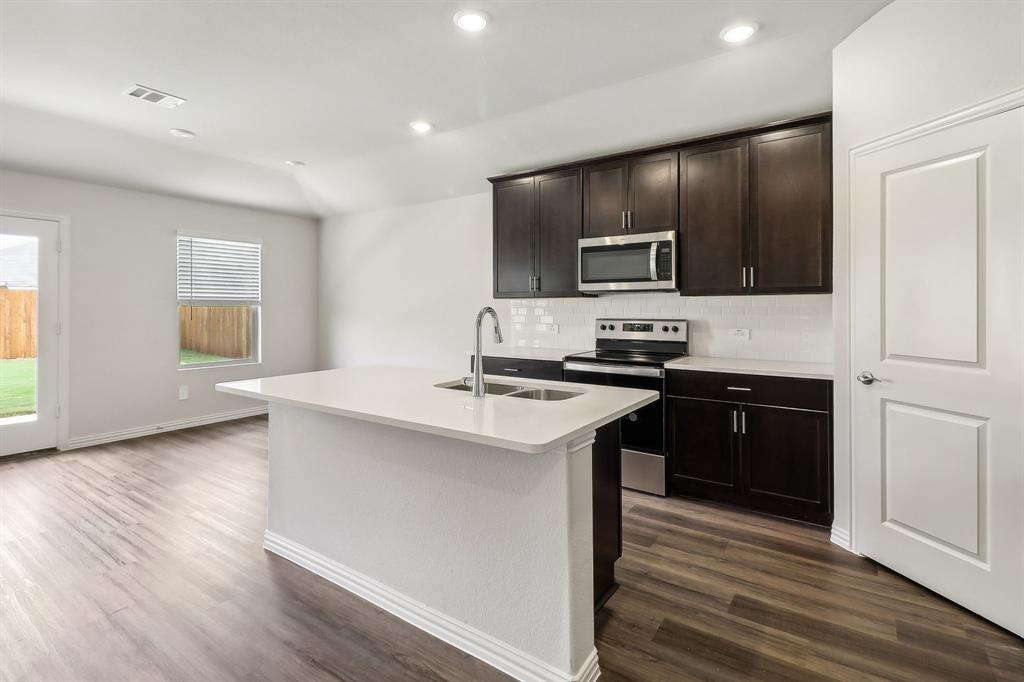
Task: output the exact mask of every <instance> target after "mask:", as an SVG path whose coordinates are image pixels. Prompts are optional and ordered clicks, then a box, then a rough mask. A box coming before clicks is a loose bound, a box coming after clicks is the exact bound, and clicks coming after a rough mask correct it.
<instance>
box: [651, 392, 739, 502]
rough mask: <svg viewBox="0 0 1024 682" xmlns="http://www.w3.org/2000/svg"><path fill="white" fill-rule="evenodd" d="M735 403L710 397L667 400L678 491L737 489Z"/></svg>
mask: <svg viewBox="0 0 1024 682" xmlns="http://www.w3.org/2000/svg"><path fill="white" fill-rule="evenodd" d="M737 409H738V406H737V405H733V404H731V403H720V402H715V401H712V400H694V399H692V398H672V399H671V400H669V401H668V411H669V422H670V424H671V427H670V428H671V430H672V433H671V434H670V439H671V440H672V452H673V455H674V456H673V458H672V472H673V476H674V478H675V481H674V484H675V489H676V490H677V491H678V492H685V493H693V494H699V493H700V492H701V491H703V490H706V489H710V490H717V491H720V492H721V493H722V494H725V495H728V494H734V493H735V491H736V483H737V472H738V468H739V441H737V439H736V438H735V435H734V434H733V427H732V425H733V421H734V420H736V419H738V417H737V413H736V411H737Z"/></svg>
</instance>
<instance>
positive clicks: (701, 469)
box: [668, 372, 832, 526]
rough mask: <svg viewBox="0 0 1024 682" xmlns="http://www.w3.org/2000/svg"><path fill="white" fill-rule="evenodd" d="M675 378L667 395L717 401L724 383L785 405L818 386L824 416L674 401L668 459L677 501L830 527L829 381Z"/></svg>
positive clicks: (670, 410) (695, 374)
mask: <svg viewBox="0 0 1024 682" xmlns="http://www.w3.org/2000/svg"><path fill="white" fill-rule="evenodd" d="M672 374H676V375H677V377H676V378H675V380H673V378H672V376H671V374H670V378H669V383H668V385H669V392H670V394H671V393H672V392H673V388H675V389H676V391H678V392H692V393H696V394H705V395H706V394H708V393H712V394H713V393H714V392H715V391H716V390H717V389H718V387H717V386H716V384H717V383H718V382H722V387H721V388H722V390H724V391H728V390H732V391H734V392H735V393H737V394H742V395H744V396H745V399H760V398H761V396H772V397H775V398H777V399H778V400H779V401H780V402H784V403H785V402H790V403H792V402H801V401H803V400H806V399H807V395H813V393H814V392H815V390H816V386H818V385H820V387H821V390H822V392H823V396H824V397H825V399H826V400H825V402H824V404H823V405H822V408H823V409H804V408H797V407H792V406H786V405H760V404H751V403H744V402H738V401H737V402H733V401H727V400H708V399H706V398H705V397H703V396H702V397H685V396H673V395H670V397H669V399H668V420H669V423H668V427H669V456H670V459H671V465H670V466H671V469H672V473H673V476H672V488H673V492H674V493H676V494H679V495H687V496H690V497H698V498H703V499H709V500H715V501H719V502H726V503H729V504H735V505H737V506H742V507H746V508H748V509H754V510H757V511H761V512H765V513H768V514H774V515H777V516H784V517H787V518H792V519H797V520H800V521H806V522H809V523H815V524H819V525H826V526H827V525H830V524H831V523H832V434H831V424H832V420H831V399H830V398H831V385H830V382H827V381H817V380H807V379H783V378H774V377H773V378H765V377H756V378H755V377H744V376H743V375H735V374H734V375H718V374H712V373H700V372H692V373H676V372H673V373H672ZM687 375H692V376H693V378H692V379H691V378H690V377H689V376H687ZM684 376H685V377H686V378H681V377H684ZM745 379H747V380H745ZM746 396H750V397H746Z"/></svg>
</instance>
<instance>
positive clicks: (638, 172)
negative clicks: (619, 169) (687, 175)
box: [626, 152, 679, 234]
mask: <svg viewBox="0 0 1024 682" xmlns="http://www.w3.org/2000/svg"><path fill="white" fill-rule="evenodd" d="M678 165H679V154H678V153H676V152H663V153H660V154H648V155H647V156H639V157H635V158H632V159H630V160H629V163H628V171H629V205H628V206H627V207H626V210H628V211H629V212H630V213H629V216H628V220H627V223H626V226H627V227H628V228H629V232H630V233H631V234H632V233H636V232H665V231H671V230H675V229H677V228H678V227H679V180H678V177H679V176H678V172H679V171H678Z"/></svg>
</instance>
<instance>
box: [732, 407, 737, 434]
mask: <svg viewBox="0 0 1024 682" xmlns="http://www.w3.org/2000/svg"><path fill="white" fill-rule="evenodd" d="M732 432H733V433H736V410H733V411H732Z"/></svg>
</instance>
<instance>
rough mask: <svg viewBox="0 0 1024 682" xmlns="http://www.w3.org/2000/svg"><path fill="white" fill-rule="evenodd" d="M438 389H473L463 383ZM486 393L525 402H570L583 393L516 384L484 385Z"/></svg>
mask: <svg viewBox="0 0 1024 682" xmlns="http://www.w3.org/2000/svg"><path fill="white" fill-rule="evenodd" d="M435 385H436V386H437V388H449V389H451V390H453V391H466V392H467V393H468V392H469V391H470V389H471V387H470V386H467V385H466V384H465V383H464V382H462V381H446V382H445V383H443V384H435ZM484 393H485V394H487V395H504V396H508V397H509V398H522V399H524V400H568V399H569V398H575V397H576V396H578V395H583V394H582V393H576V392H574V391H562V390H559V389H555V388H530V387H529V386H516V385H515V384H494V383H487V384H484Z"/></svg>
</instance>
